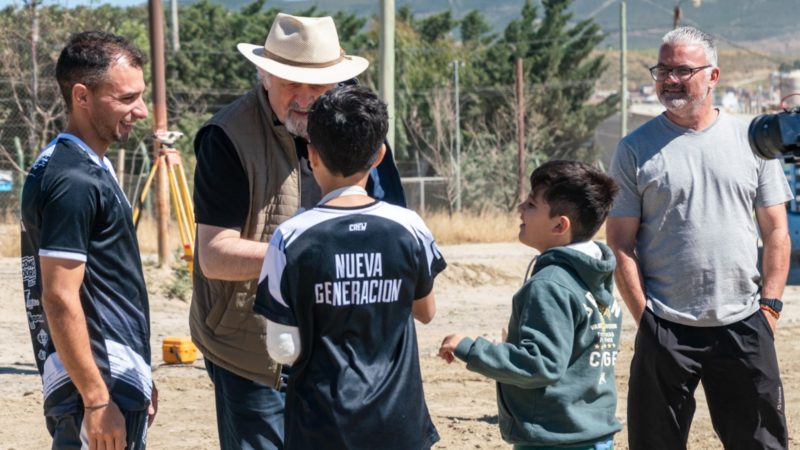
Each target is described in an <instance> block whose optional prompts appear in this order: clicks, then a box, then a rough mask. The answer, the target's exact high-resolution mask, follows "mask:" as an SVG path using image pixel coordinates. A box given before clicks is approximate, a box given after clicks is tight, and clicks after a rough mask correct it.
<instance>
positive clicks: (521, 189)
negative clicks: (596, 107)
mask: <svg viewBox="0 0 800 450" xmlns="http://www.w3.org/2000/svg"><path fill="white" fill-rule="evenodd" d="M516 68H517V178H518V181H519V185H518V187H517V189H518V190H517V201H518V202H522V200H524V199H525V197H527V194H526V192H525V191H526V189H525V96H524V95H525V94H524V89H523V79H522V58H517V63H516Z"/></svg>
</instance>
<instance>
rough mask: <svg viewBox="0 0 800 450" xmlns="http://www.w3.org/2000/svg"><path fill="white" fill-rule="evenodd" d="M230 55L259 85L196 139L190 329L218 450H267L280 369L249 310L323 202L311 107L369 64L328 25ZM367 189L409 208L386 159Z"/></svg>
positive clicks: (293, 22) (289, 19) (307, 21)
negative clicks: (276, 236)
mask: <svg viewBox="0 0 800 450" xmlns="http://www.w3.org/2000/svg"><path fill="white" fill-rule="evenodd" d="M238 49H239V51H240V52H241V53H242V54H243V55H244V56H245V57H246V58H247V59H248V60H250V61H251V62H252V63H253V64H254V65H255V66H256V67H257V68H258V75H259V81H260V82H259V83H258V84H257V85H256V86H254V88H253V89H252V90H251V91H250V92H248V93H247V94H246V95H244V96H242V97H240V98H239V99H237V100H236V101H234V102H233V103H232V104H230V105H228V106H226V107H225V108H223V109H222V110H221V111H219V112H218V113H217V114H215V115H214V117H212V118H211V119H210V120H209V121H208V123H207V124H206V125H204V126H203V128H201V130H200V131H199V132H198V134H197V136H196V138H195V152H196V154H197V168H196V171H195V192H194V204H195V216H196V222H197V224H198V225H197V248H196V252H195V255H196V258H197V260H196V262H195V264H194V274H193V282H194V289H193V297H192V305H191V313H190V326H191V330H192V339H193V340H194V342H195V344H197V346H198V348H199V349H200V350H201V351H202V353H203V355H204V357H205V362H206V368H207V370H208V373H209V376H210V377H211V379H212V381H213V382H214V389H215V394H216V411H217V427H218V432H219V439H220V446H221V448H223V449H240V448H253V449H274V448H282V446H283V407H284V406H283V405H284V394H283V393H282V392H281V389H280V385H281V372H282V369H281V366H280V365H279V364H277V363H276V362H275V361H274V360H273V359H271V358H270V357H269V355H268V353H267V348H266V342H265V328H266V326H265V321H264V318H263V317H260V316H257V315H256V314H254V313H253V310H252V308H253V301H254V299H255V293H256V287H257V284H258V276H259V273H260V271H261V264H262V261H263V259H264V255H265V253H266V251H267V242H268V241H269V239H270V237H271V236H272V233H273V232H274V230H275V228H276V227H277V226H278V225H279V224H280V223H282V222H283V221H284V220H286V219H288V218H289V217H291V216H292V215H294V213H295V212H296V211H297V209H298V208H300V207H305V208H308V207H311V206H313V205H315V204H316V202H317V201H319V199H320V197H321V195H320V189H319V186H318V185H317V184H316V182H315V181H314V179H313V177H312V175H311V171H310V170H309V167H308V156H307V149H306V141H307V139H306V135H307V133H306V121H307V116H308V108H309V107H310V106H311V104H312V103H313V101H314V100H315V99H316V98H317V97H319V96H320V95H321V94H323V93H324V92H326V91H328V90H329V89H331V88H332V87H333V86H335V85H336V84H337V83H347V82H350V80H352V78H353V77H355V76H356V75H358V74H360V73H361V72H363V71H364V70H366V68H367V66H368V65H369V63H368V62H367V60H365V59H364V58H360V57H357V56H351V55H347V54H345V52H344V50H342V49H341V47H340V46H339V38H338V35H337V32H336V27H335V25H334V23H333V19H331V18H330V17H316V18H311V17H295V16H290V15H286V14H278V16H277V17H276V18H275V21H274V23H273V25H272V28H271V29H270V32H269V35H268V36H267V40H266V42H265V44H264V45H263V46H258V45H251V44H239V45H238ZM367 189H368V191H369V192H370V193H371V194H372V195H373V196H374V197H376V198H379V199H383V200H386V201H388V202H391V203H394V204H400V205H403V206H404V205H405V200H404V197H403V191H402V186H401V185H400V178H399V175H398V172H397V169H396V167H395V166H394V162H393V160H392V157H391V155H390V154H388V155H387V157H386V158H384V162H383V163H382V164H381V165H379V166H378V167H377V168H375V169H374V170H373V171H372V172H371V174H370V180H369V184H368V186H367Z"/></svg>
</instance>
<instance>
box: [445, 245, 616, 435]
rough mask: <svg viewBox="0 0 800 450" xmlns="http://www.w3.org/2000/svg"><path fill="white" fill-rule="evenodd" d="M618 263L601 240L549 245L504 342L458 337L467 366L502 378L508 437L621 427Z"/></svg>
mask: <svg viewBox="0 0 800 450" xmlns="http://www.w3.org/2000/svg"><path fill="white" fill-rule="evenodd" d="M595 244H596V246H595ZM578 248H581V250H579V249H578ZM587 249H588V250H587ZM590 253H595V255H592V256H590ZM615 265H616V260H615V259H614V255H613V253H612V252H611V250H610V249H609V248H608V247H607V246H605V245H604V244H602V243H599V242H595V243H592V242H583V243H579V244H577V245H570V246H567V247H554V248H551V249H549V250H547V251H545V252H544V253H542V254H541V255H539V257H538V258H537V260H536V263H535V265H534V268H533V276H531V278H529V279H528V280H527V281H526V282H525V284H524V285H523V286H522V288H521V289H520V290H519V291H517V293H516V294H515V295H514V299H513V310H512V312H511V319H510V320H509V322H508V338H507V339H506V342H503V343H497V344H495V343H492V342H489V341H487V340H486V339H483V338H480V337H479V338H478V339H477V340H475V341H473V340H472V339H469V338H464V339H462V340H461V342H459V344H458V346H457V348H456V351H455V354H456V356H457V357H458V358H460V359H462V360H464V361H466V363H467V369H469V370H471V371H474V372H477V373H480V374H483V375H485V376H487V377H489V378H492V379H494V380H496V381H497V405H498V409H499V415H500V434H501V435H502V436H503V439H504V440H505V441H506V442H508V443H511V444H515V445H522V446H535V447H536V446H542V447H546V446H564V447H570V446H580V445H581V444H589V443H593V442H596V441H598V440H600V439H602V438H608V437H609V436H610V435H613V434H614V433H616V432H617V431H619V430H620V428H621V425H620V423H619V422H618V421H617V419H616V416H615V412H616V406H617V392H616V387H615V385H614V365H615V363H616V357H617V352H618V351H619V335H620V331H621V327H620V322H621V319H622V310H621V309H620V305H619V304H618V303H617V302H616V301H615V300H614V296H613V294H612V291H613V286H614V282H613V277H612V275H613V271H614V266H615Z"/></svg>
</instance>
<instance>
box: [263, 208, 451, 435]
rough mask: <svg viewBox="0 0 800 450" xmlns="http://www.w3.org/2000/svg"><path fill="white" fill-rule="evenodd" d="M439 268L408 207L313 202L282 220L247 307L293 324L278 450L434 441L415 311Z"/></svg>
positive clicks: (430, 243) (431, 244) (441, 266)
mask: <svg viewBox="0 0 800 450" xmlns="http://www.w3.org/2000/svg"><path fill="white" fill-rule="evenodd" d="M445 266H446V263H445V262H444V259H443V258H442V255H441V253H440V252H439V250H438V248H437V247H436V244H435V242H434V240H433V237H432V235H431V233H430V231H429V230H428V228H427V227H426V226H425V224H424V222H423V221H422V219H421V218H420V217H419V216H418V215H417V214H416V213H414V212H413V211H411V210H408V209H404V208H400V207H397V206H393V205H389V204H387V203H383V202H375V203H372V204H370V205H366V206H363V207H357V208H339V207H329V206H321V207H316V208H314V209H311V210H309V211H306V212H303V213H301V214H298V215H297V216H295V217H293V218H291V219H289V220H287V221H286V222H284V223H283V224H281V225H280V226H279V227H278V229H277V230H276V231H275V234H274V235H273V237H272V240H271V241H270V245H269V249H268V250H267V256H266V258H265V260H264V269H263V270H262V273H261V278H260V280H259V286H258V294H257V296H256V302H255V307H254V309H255V310H256V312H258V313H260V314H263V315H265V316H266V317H267V318H268V319H269V320H270V321H272V322H276V323H280V324H283V325H287V326H292V327H297V328H298V330H299V334H300V343H301V353H300V355H299V357H298V359H297V361H295V363H294V364H293V366H292V371H291V375H290V377H289V385H288V392H287V396H286V412H285V418H286V428H285V429H286V433H285V439H286V442H285V443H286V448H287V449H307V448H315V447H317V446H318V445H319V444H320V443H321V442H322V443H325V448H332V449H336V448H347V449H374V448H382V449H395V448H396V449H422V448H429V447H430V446H431V445H433V443H434V442H436V441H437V440H438V438H439V437H438V433H437V432H436V429H435V428H434V426H433V423H432V422H431V420H430V416H429V414H428V410H427V406H426V405H425V399H424V395H423V390H422V378H421V375H420V369H419V355H418V351H417V341H416V334H415V329H414V319H413V318H412V310H411V308H412V304H413V301H414V299H419V298H422V297H425V296H426V295H428V294H429V293H430V292H431V289H432V288H433V279H434V277H435V276H436V275H437V274H438V273H439V272H441V271H442V270H443V269H444V268H445Z"/></svg>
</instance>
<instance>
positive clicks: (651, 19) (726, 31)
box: [217, 0, 800, 54]
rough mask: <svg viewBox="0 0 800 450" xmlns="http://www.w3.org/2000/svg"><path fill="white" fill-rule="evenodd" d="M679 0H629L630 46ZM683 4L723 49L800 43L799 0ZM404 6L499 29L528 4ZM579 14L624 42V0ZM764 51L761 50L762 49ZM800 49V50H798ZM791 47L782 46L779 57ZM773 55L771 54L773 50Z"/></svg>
mask: <svg viewBox="0 0 800 450" xmlns="http://www.w3.org/2000/svg"><path fill="white" fill-rule="evenodd" d="M217 1H221V2H222V3H224V4H226V5H228V6H229V7H231V8H238V7H241V6H242V5H244V4H245V3H247V1H246V0H217ZM677 1H679V0H628V1H627V10H628V18H627V19H628V46H629V47H630V48H652V47H655V46H657V45H658V40H659V38H660V36H661V35H663V34H664V32H666V31H667V30H669V29H670V28H671V27H672V15H673V8H674V6H675V4H676V3H677ZM682 1H683V5H682V7H683V15H684V20H683V23H684V24H688V25H695V26H698V27H701V28H703V29H704V30H706V31H709V32H711V33H713V34H714V35H716V36H719V37H720V40H721V41H722V42H721V45H722V46H725V45H726V44H727V45H732V44H744V43H748V42H753V41H762V40H767V39H775V38H777V39H778V41H779V42H792V41H794V42H800V39H797V38H795V37H794V36H796V35H795V34H794V33H795V30H800V21H798V16H797V5H798V4H797V0H702V4H701V6H700V7H698V8H693V7H692V5H691V2H689V1H685V0H682ZM395 2H396V6H397V7H398V8H399V7H401V6H404V5H408V6H409V7H410V8H411V10H412V11H414V12H415V13H416V14H418V15H421V16H424V15H426V14H430V13H436V12H441V11H444V10H447V9H450V10H452V11H453V13H454V14H455V16H456V17H460V16H462V15H463V14H465V13H466V12H468V11H470V10H472V9H477V10H479V11H481V12H482V13H483V14H484V15H485V16H486V17H487V18H488V19H489V21H490V23H492V25H493V26H494V27H495V29H496V30H497V31H500V30H502V29H503V28H504V27H505V25H506V24H507V23H508V22H509V21H510V20H512V19H514V18H516V17H517V16H518V15H519V11H520V9H521V6H522V4H523V0H493V1H491V2H489V1H486V0H395ZM266 6H267V7H275V8H279V9H282V10H284V11H286V12H292V11H298V10H301V9H306V8H308V7H311V6H316V7H317V8H319V9H320V10H324V11H328V12H334V11H338V10H344V11H349V12H354V13H357V14H360V15H377V14H378V13H379V12H380V1H379V0H267V4H266ZM572 9H573V12H574V14H575V17H576V19H582V18H586V17H589V16H593V17H594V18H595V19H596V20H597V22H598V23H599V24H600V25H601V26H602V27H603V30H605V31H606V33H608V35H609V41H608V44H609V45H611V46H616V45H617V42H618V40H619V34H618V33H619V1H618V0H575V3H574V4H573V8H572ZM759 48H760V47H759ZM795 48H796V47H795ZM785 50H786V48H782V47H781V46H776V47H775V48H774V50H773V51H774V52H775V54H780V53H783V51H785ZM767 51H770V50H767Z"/></svg>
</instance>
